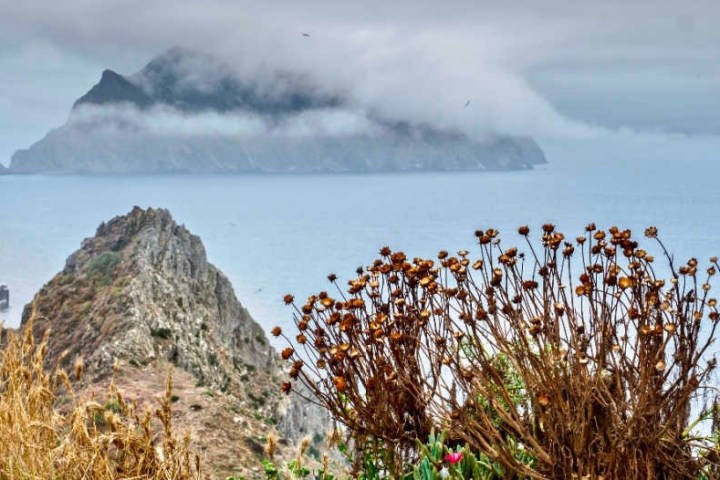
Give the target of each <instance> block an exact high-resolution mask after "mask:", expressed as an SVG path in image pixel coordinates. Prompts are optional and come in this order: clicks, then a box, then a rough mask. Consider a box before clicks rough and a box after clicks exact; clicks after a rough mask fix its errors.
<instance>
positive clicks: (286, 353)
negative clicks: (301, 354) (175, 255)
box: [280, 347, 295, 360]
mask: <svg viewBox="0 0 720 480" xmlns="http://www.w3.org/2000/svg"><path fill="white" fill-rule="evenodd" d="M294 353H295V349H294V348H292V347H287V348H285V349H284V350H283V351H282V352H280V356H281V357H282V359H283V360H287V359H288V358H290V357H292V356H293V354H294Z"/></svg>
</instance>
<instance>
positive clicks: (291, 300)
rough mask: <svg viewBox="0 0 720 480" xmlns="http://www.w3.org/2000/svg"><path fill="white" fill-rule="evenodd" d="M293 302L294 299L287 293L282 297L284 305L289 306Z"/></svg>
mask: <svg viewBox="0 0 720 480" xmlns="http://www.w3.org/2000/svg"><path fill="white" fill-rule="evenodd" d="M293 300H295V297H293V296H292V295H290V294H289V293H288V294H287V295H285V296H284V297H283V301H284V302H285V305H290V304H291V303H293Z"/></svg>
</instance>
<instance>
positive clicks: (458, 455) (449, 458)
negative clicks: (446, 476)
mask: <svg viewBox="0 0 720 480" xmlns="http://www.w3.org/2000/svg"><path fill="white" fill-rule="evenodd" d="M462 459H463V454H462V452H450V453H448V454H447V455H445V461H446V462H450V463H451V464H452V465H455V464H456V463H458V462H459V461H461V460H462Z"/></svg>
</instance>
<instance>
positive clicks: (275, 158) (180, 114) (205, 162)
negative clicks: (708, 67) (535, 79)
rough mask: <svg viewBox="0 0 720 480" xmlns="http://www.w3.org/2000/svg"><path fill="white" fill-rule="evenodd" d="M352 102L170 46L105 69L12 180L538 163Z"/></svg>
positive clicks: (525, 148)
mask: <svg viewBox="0 0 720 480" xmlns="http://www.w3.org/2000/svg"><path fill="white" fill-rule="evenodd" d="M349 103H350V102H346V101H344V99H343V98H342V97H341V96H340V95H332V94H328V93H324V92H322V91H320V90H319V89H318V88H316V87H315V86H313V85H310V84H308V82H307V81H304V80H303V79H302V78H300V77H299V76H297V75H293V74H291V73H287V72H280V73H277V72H276V73H274V74H272V75H267V78H263V80H262V81H259V80H244V79H241V78H238V76H237V75H236V74H235V73H234V72H233V71H232V69H231V68H230V67H229V66H228V65H225V64H223V63H222V62H220V61H218V60H217V59H215V58H213V57H211V56H209V55H205V54H202V53H198V52H194V51H190V50H186V49H181V48H173V49H171V50H169V51H167V52H165V53H164V54H162V55H160V56H158V57H157V58H155V59H153V60H152V61H151V62H150V63H149V64H148V65H147V66H146V67H145V68H143V69H142V70H141V71H139V72H137V73H135V74H133V75H129V76H124V75H121V74H119V73H117V72H114V71H112V70H105V71H104V72H103V74H102V76H101V78H100V81H99V82H98V83H97V84H96V85H95V86H93V87H92V88H91V89H90V91H88V92H87V93H86V94H85V95H83V96H82V97H81V98H79V99H78V100H77V101H76V102H75V104H74V107H73V110H72V112H71V114H70V117H69V120H68V121H67V123H66V124H65V125H63V126H61V127H59V128H57V129H54V130H52V131H50V132H49V133H48V134H47V135H46V136H45V138H43V139H41V140H40V141H38V142H36V143H35V144H33V145H32V146H30V147H29V148H27V149H22V150H19V151H17V152H16V153H15V154H14V155H13V157H12V163H11V165H10V168H9V172H10V173H168V172H195V173H197V172H234V173H237V172H295V173H300V172H373V171H416V170H517V169H527V168H532V166H533V165H537V164H541V163H545V162H546V160H545V156H544V154H543V152H542V150H541V149H540V148H539V147H538V145H537V144H536V143H535V142H534V141H533V140H532V139H530V138H523V137H511V136H504V135H492V136H488V137H487V138H484V139H480V140H478V139H471V138H468V137H466V136H465V135H463V134H461V133H459V132H455V131H445V130H440V129H437V128H433V127H431V126H428V125H413V124H409V123H404V122H398V121H395V120H392V119H385V118H381V117H378V116H377V115H376V114H375V113H373V112H365V111H359V110H358V109H357V107H352V106H350V105H349ZM460 107H461V106H460Z"/></svg>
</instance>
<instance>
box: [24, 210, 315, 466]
mask: <svg viewBox="0 0 720 480" xmlns="http://www.w3.org/2000/svg"><path fill="white" fill-rule="evenodd" d="M22 326H23V327H27V326H32V328H33V330H34V332H35V333H36V335H38V336H40V335H42V334H44V332H45V331H47V330H48V329H49V330H50V331H51V334H50V337H49V343H48V359H49V361H50V363H51V364H56V363H59V364H60V365H62V366H65V367H70V366H72V365H74V364H75V362H76V361H78V359H82V360H83V362H84V364H85V370H86V377H85V383H84V384H82V385H80V386H79V388H87V389H92V388H97V387H99V386H102V385H106V384H108V383H109V382H110V381H114V382H115V383H116V385H118V386H119V387H120V388H121V389H123V390H124V391H125V392H126V396H128V397H131V398H132V397H133V396H134V397H136V398H138V399H140V400H148V399H151V398H152V397H154V396H156V395H159V394H161V393H162V390H163V383H164V377H165V376H166V375H167V372H168V371H175V373H174V374H173V376H174V377H175V383H176V390H177V391H178V397H179V398H178V402H177V405H176V407H177V408H176V411H177V414H178V416H179V418H178V422H179V424H180V425H183V426H188V427H191V428H192V429H193V430H194V431H196V432H200V433H201V434H202V435H203V436H205V437H206V438H200V439H199V440H200V442H199V445H200V446H201V448H202V449H203V450H204V451H205V453H206V463H208V464H209V466H210V469H211V470H212V471H214V472H215V473H218V474H223V475H230V474H233V473H237V472H238V471H242V472H244V473H245V474H246V475H250V474H251V473H252V468H257V466H258V465H259V463H258V457H260V456H261V455H262V444H261V443H259V442H258V440H257V438H261V437H262V436H264V435H267V434H268V433H269V432H272V431H275V430H276V427H275V426H274V425H276V424H278V423H279V424H281V425H285V426H286V428H283V429H281V430H282V432H280V433H281V435H282V436H283V437H285V438H287V439H288V440H293V439H297V438H298V437H300V436H302V435H304V434H307V433H310V432H312V431H313V429H316V430H315V431H318V430H319V431H320V432H322V425H323V424H322V420H321V418H320V417H319V413H318V412H317V411H316V410H313V409H312V408H310V407H308V406H307V405H303V404H302V403H298V400H297V399H292V398H288V397H285V396H283V395H282V394H281V393H280V392H279V378H280V377H281V376H282V375H281V372H280V366H279V362H277V361H276V354H275V352H274V350H273V349H272V348H271V347H270V346H269V343H268V341H267V338H266V336H265V334H264V331H263V329H262V328H261V327H260V325H258V324H257V323H256V322H255V321H254V320H253V319H252V318H251V316H250V314H249V313H248V312H247V310H245V308H243V306H242V305H241V304H240V303H239V302H238V300H237V298H236V297H235V294H234V293H233V289H232V287H231V285H230V282H229V281H228V279H227V278H226V277H225V276H224V275H223V274H222V272H220V271H219V270H218V269H217V268H215V267H214V266H213V265H211V264H210V263H208V261H207V258H206V254H205V249H204V247H203V245H202V243H201V241H200V239H199V238H198V237H197V236H195V235H193V234H191V233H190V232H189V231H188V230H187V229H186V228H185V227H184V226H181V225H178V224H177V223H175V221H174V220H173V219H172V217H171V216H170V214H169V213H168V211H166V210H156V209H147V210H143V209H140V208H137V207H136V208H134V209H133V210H132V211H131V212H130V213H129V214H127V215H125V216H121V217H116V218H114V219H112V220H111V221H109V222H108V223H105V224H102V225H101V226H100V227H99V228H98V229H97V233H96V235H95V236H94V237H92V238H88V239H86V240H84V241H83V243H82V247H81V248H80V249H79V250H78V251H76V252H75V253H73V254H72V255H70V257H69V258H68V259H67V262H66V265H65V268H64V269H63V271H62V272H60V273H58V274H57V275H56V276H55V277H54V278H53V279H52V280H51V281H50V282H48V283H47V284H46V285H45V286H44V287H43V288H42V289H41V290H40V292H38V293H37V294H36V295H35V297H34V299H33V301H32V302H31V303H30V304H28V305H27V306H26V308H25V311H24V314H23V320H22ZM208 438H212V439H214V440H213V441H208ZM223 478H224V477H223Z"/></svg>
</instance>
